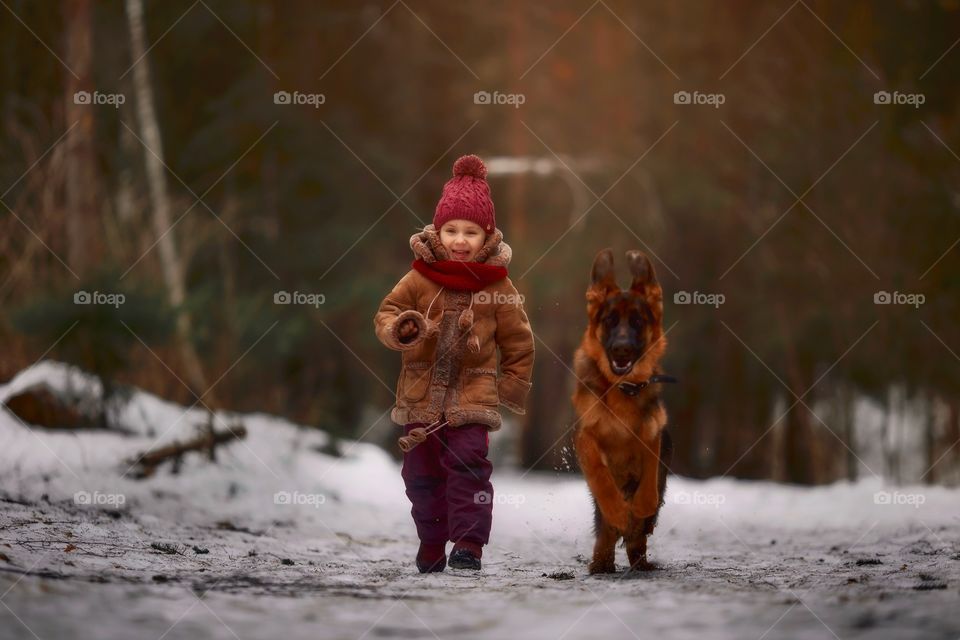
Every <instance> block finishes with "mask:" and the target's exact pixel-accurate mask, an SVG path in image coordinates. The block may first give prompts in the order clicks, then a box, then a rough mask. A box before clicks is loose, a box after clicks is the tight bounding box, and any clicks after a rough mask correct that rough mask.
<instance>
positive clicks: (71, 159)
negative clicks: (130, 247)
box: [63, 0, 103, 276]
mask: <svg viewBox="0 0 960 640" xmlns="http://www.w3.org/2000/svg"><path fill="white" fill-rule="evenodd" d="M63 9H64V23H65V25H66V40H67V60H68V61H69V62H68V64H69V65H70V68H71V69H72V71H68V72H67V87H66V88H67V92H66V96H65V97H66V118H67V126H68V127H69V126H71V125H73V123H75V122H76V123H78V124H77V126H76V127H75V128H74V129H73V131H71V132H70V135H69V136H68V137H67V145H66V146H67V162H66V201H67V202H66V204H67V207H66V208H67V216H66V217H67V260H68V261H69V263H70V267H71V268H72V269H73V270H74V271H75V272H76V273H78V274H81V276H82V275H83V274H84V273H85V272H88V271H89V268H90V267H91V266H92V265H96V264H98V263H99V261H100V258H101V257H102V253H103V243H102V241H101V233H100V224H99V222H100V220H99V215H98V210H97V195H98V191H97V184H98V181H97V171H96V167H97V164H96V157H95V154H94V136H95V133H96V132H95V122H94V117H93V116H94V113H95V111H96V107H95V106H94V105H93V103H92V102H90V101H87V100H84V99H82V98H81V95H83V94H82V93H81V92H86V95H87V96H89V95H91V94H92V92H93V81H92V79H91V76H90V74H91V68H92V66H93V64H92V63H93V26H92V24H93V6H92V3H91V0H64V3H63Z"/></svg>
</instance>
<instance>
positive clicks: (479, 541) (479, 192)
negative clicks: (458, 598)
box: [374, 155, 534, 573]
mask: <svg viewBox="0 0 960 640" xmlns="http://www.w3.org/2000/svg"><path fill="white" fill-rule="evenodd" d="M486 176H487V169H486V167H485V166H484V165H483V162H482V161H481V160H480V158H478V157H477V156H473V155H470V156H463V157H462V158H460V159H458V160H457V161H456V162H455V163H454V165H453V178H451V179H450V180H449V181H448V182H447V183H446V184H445V185H444V187H443V195H442V196H441V198H440V202H439V203H438V204H437V209H436V212H435V213H434V216H433V224H430V225H427V226H426V227H424V229H423V231H421V232H419V233H416V234H414V235H413V236H412V237H411V238H410V248H411V249H412V250H413V253H414V256H415V260H414V261H413V264H412V267H413V269H412V270H410V271H409V272H407V274H406V275H405V276H403V278H401V279H400V282H398V283H397V285H396V286H395V287H394V288H393V290H392V291H391V292H390V293H389V294H388V295H387V297H386V298H385V299H384V300H383V302H382V303H381V304H380V308H379V310H378V311H377V314H376V316H375V317H374V325H375V329H376V334H377V338H379V339H380V341H381V342H382V343H383V344H384V345H386V346H387V347H389V348H391V349H395V350H397V351H401V352H402V367H401V371H400V379H399V381H398V383H397V397H396V406H394V407H393V409H392V410H391V413H390V417H391V418H392V419H393V421H394V422H395V423H397V424H398V425H403V427H404V433H405V434H410V432H411V431H412V430H413V429H417V428H419V429H420V431H419V432H418V433H420V434H422V433H423V429H424V428H425V427H428V426H429V427H431V428H430V429H429V430H430V433H429V435H427V437H426V439H425V440H423V441H422V442H421V443H420V444H419V445H418V446H415V447H414V448H413V449H410V450H409V451H407V452H405V453H404V457H403V470H402V472H401V475H402V476H403V481H404V484H405V485H406V493H407V497H408V498H409V499H410V502H411V503H412V504H413V508H412V510H411V514H412V515H413V521H414V523H415V524H416V526H417V535H418V537H419V538H420V549H419V551H418V552H417V560H416V563H417V568H418V569H419V570H420V573H427V572H433V571H443V569H444V567H446V565H447V555H446V544H447V541H448V540H449V541H451V542H453V550H452V552H451V553H450V566H451V567H452V568H457V569H480V557H481V555H482V551H483V545H485V544H486V543H487V541H488V539H489V536H490V524H491V520H492V516H493V485H491V484H490V473H491V471H492V470H493V466H492V465H491V463H490V461H489V460H487V450H488V448H489V445H490V436H489V432H490V431H496V430H497V429H499V428H500V412H499V406H498V405H501V404H502V405H503V406H505V407H507V408H508V409H510V410H511V411H513V412H514V413H518V414H523V413H525V403H526V398H527V393H528V392H529V391H530V386H531V382H530V378H531V375H532V373H533V359H534V345H533V332H532V330H531V329H530V323H529V321H528V319H527V314H526V312H525V311H524V309H523V299H522V297H521V296H520V295H519V294H518V293H517V290H516V288H515V287H514V286H513V283H512V282H511V281H510V278H508V277H507V265H508V264H509V263H510V258H511V255H512V252H511V249H510V246H509V245H507V243H506V242H504V241H503V233H502V232H501V231H500V229H498V228H497V226H496V221H495V219H494V208H493V201H492V200H491V199H490V186H489V185H488V184H487V180H486ZM498 347H499V350H500V362H499V369H500V370H499V374H498V371H497V348H498ZM439 425H443V426H439ZM438 426H439V428H438ZM415 435H416V434H415ZM420 439H422V437H421V438H420Z"/></svg>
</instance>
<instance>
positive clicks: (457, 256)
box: [452, 249, 470, 259]
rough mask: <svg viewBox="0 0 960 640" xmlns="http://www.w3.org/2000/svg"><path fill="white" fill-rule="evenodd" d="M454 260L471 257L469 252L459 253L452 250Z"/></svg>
mask: <svg viewBox="0 0 960 640" xmlns="http://www.w3.org/2000/svg"><path fill="white" fill-rule="evenodd" d="M452 252H453V257H454V258H460V259H464V258H467V257H468V256H469V255H470V252H469V251H457V250H456V249H453V250H452Z"/></svg>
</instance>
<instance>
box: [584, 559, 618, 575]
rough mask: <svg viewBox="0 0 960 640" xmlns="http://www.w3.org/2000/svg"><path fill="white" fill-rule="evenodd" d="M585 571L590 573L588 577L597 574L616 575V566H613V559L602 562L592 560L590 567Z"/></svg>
mask: <svg viewBox="0 0 960 640" xmlns="http://www.w3.org/2000/svg"><path fill="white" fill-rule="evenodd" d="M587 571H589V572H590V575H595V574H597V573H616V572H617V566H616V565H615V564H614V562H613V558H604V559H603V560H600V559H597V558H594V559H593V561H592V562H591V563H590V566H589V567H587Z"/></svg>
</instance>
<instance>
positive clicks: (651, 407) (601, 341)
mask: <svg viewBox="0 0 960 640" xmlns="http://www.w3.org/2000/svg"><path fill="white" fill-rule="evenodd" d="M627 261H628V264H629V266H630V273H631V276H632V282H631V285H630V288H629V289H628V290H623V291H621V290H620V288H619V286H618V285H617V282H616V277H615V274H614V267H613V251H612V250H610V249H604V250H603V251H601V252H600V253H599V254H597V257H596V259H595V260H594V264H593V273H592V283H591V285H590V287H589V288H588V289H587V316H588V317H589V324H588V326H587V330H586V331H585V332H584V334H583V339H582V340H581V343H580V347H579V348H578V349H577V351H576V354H575V355H574V372H575V374H576V376H577V379H578V383H577V388H576V391H575V392H574V394H573V404H574V408H575V409H576V412H577V415H578V417H579V420H578V423H577V429H576V435H575V438H574V447H575V449H576V453H577V459H578V460H579V462H580V468H581V469H582V470H583V474H584V477H585V478H586V480H587V485H588V486H589V488H590V492H591V494H592V495H593V499H594V515H595V522H594V528H595V533H596V544H595V546H594V549H593V561H592V562H591V563H590V568H589V570H590V573H611V572H614V571H615V570H616V569H615V566H614V550H615V547H616V543H617V540H619V539H620V538H621V537H623V541H624V545H625V546H626V549H627V558H628V559H629V561H630V568H631V569H640V570H647V569H651V568H653V565H651V564H650V563H649V562H647V536H648V535H650V534H651V533H653V529H654V526H656V522H657V514H658V513H659V511H660V507H661V506H662V505H663V495H664V492H665V490H666V481H667V468H668V466H669V464H670V459H671V457H672V445H671V442H670V436H669V434H668V433H667V431H666V430H665V426H666V423H667V414H666V411H665V410H664V408H663V405H662V404H661V403H660V399H659V391H660V389H659V385H658V384H651V385H649V386H647V387H646V388H644V389H643V390H642V391H640V392H639V393H638V394H637V395H635V396H629V395H627V394H625V393H624V392H623V391H621V390H620V389H619V388H617V387H616V385H617V384H619V383H621V382H641V381H644V380H647V379H649V378H650V376H652V375H654V374H656V373H659V370H658V363H659V361H660V358H662V357H663V354H664V351H665V350H666V346H667V342H666V338H665V336H664V334H663V292H662V291H661V289H660V285H659V284H658V283H657V278H656V275H655V274H654V271H653V265H652V264H651V263H650V260H649V259H648V258H647V257H646V256H645V255H644V254H643V253H641V252H640V251H628V252H627ZM628 344H629V345H630V346H629V347H628V346H626V345H628ZM627 348H633V349H635V350H636V356H637V357H636V359H635V360H634V364H633V367H632V368H631V369H630V370H629V371H626V372H624V373H622V374H620V375H618V374H616V373H615V372H614V370H613V369H612V367H611V358H612V357H614V356H613V355H612V349H620V350H621V351H620V352H619V353H623V351H622V350H623V349H627Z"/></svg>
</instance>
